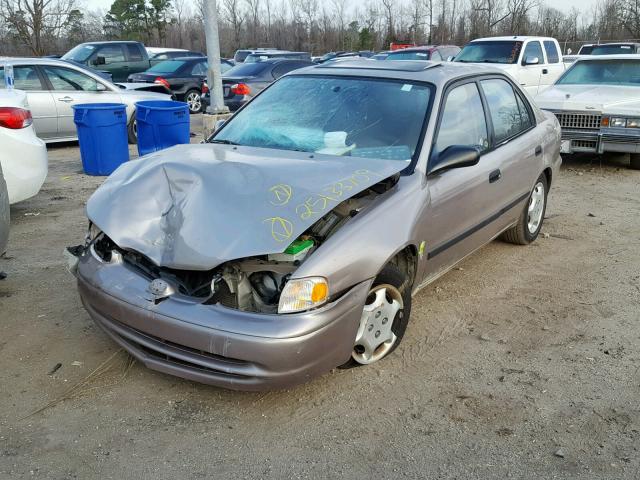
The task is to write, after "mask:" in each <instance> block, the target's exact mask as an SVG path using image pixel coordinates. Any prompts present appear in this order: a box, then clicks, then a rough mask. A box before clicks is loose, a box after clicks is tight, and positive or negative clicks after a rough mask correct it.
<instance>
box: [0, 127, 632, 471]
mask: <svg viewBox="0 0 640 480" xmlns="http://www.w3.org/2000/svg"><path fill="white" fill-rule="evenodd" d="M195 120H196V121H198V119H197V118H196V119H195ZM194 140H197V138H195V139H194ZM49 152H50V157H49V158H50V172H49V177H48V179H47V182H46V183H45V185H44V187H43V190H42V192H41V193H40V194H39V195H38V196H37V197H35V198H33V199H31V200H29V201H26V202H23V203H21V204H18V205H15V208H12V211H11V213H12V221H13V223H12V230H11V238H10V244H9V252H8V254H7V255H8V258H5V259H0V270H4V271H6V272H7V273H8V275H9V276H8V278H7V279H6V280H4V281H1V282H0V364H1V365H2V369H1V370H0V386H1V392H2V394H1V395H0V478H2V479H4V478H45V479H71V478H78V479H93V478H100V479H111V478H113V479H125V478H139V479H147V478H149V479H164V478H167V479H169V478H181V479H197V478H236V479H240V478H250V479H255V478H273V479H284V478H364V477H367V476H373V475H375V476H376V477H378V478H403V477H404V478H430V479H435V478H459V479H474V478H478V479H504V478H536V479H538V478H544V479H552V478H559V479H568V478H589V479H592V478H593V479H596V478H597V479H604V478H606V479H637V478H640V460H639V458H640V456H639V455H638V448H640V403H639V401H638V398H639V394H640V375H639V370H640V367H639V365H640V322H639V320H640V318H639V317H640V215H638V212H639V210H640V172H634V171H631V170H628V169H626V163H625V159H624V157H606V158H604V159H603V160H602V163H601V164H600V163H599V160H598V159H589V158H585V157H582V158H566V159H565V164H564V166H563V168H562V172H561V175H560V176H559V178H557V179H555V182H554V185H553V186H552V190H551V195H550V197H549V208H548V210H547V218H546V220H545V224H544V227H543V234H542V235H541V237H540V238H539V239H538V241H537V242H535V243H534V244H533V245H531V246H528V247H518V246H513V245H508V244H505V243H501V242H498V241H496V242H493V243H492V244H490V245H488V246H487V247H485V248H483V249H482V250H481V251H479V252H478V253H476V254H475V255H473V256H472V257H470V258H469V259H467V260H466V261H465V262H464V263H462V264H461V266H460V267H459V268H457V269H455V270H452V271H451V272H450V273H449V274H447V275H445V276H444V277H442V278H441V279H440V280H438V281H437V282H435V283H434V284H431V285H430V286H428V287H427V288H425V289H424V290H422V291H421V292H420V293H418V294H417V295H416V297H415V299H414V307H413V309H414V310H413V312H412V319H411V323H410V324H409V328H408V331H407V335H406V336H405V339H404V341H403V343H402V345H401V346H400V347H399V348H398V349H397V350H396V352H395V353H394V354H393V355H392V356H391V357H389V358H388V359H386V360H384V361H383V362H380V363H379V364H376V365H372V366H370V367H367V368H358V369H351V370H337V371H334V372H331V373H329V374H327V375H325V376H323V377H321V378H319V379H317V380H315V381H313V382H311V383H308V384H306V385H303V386H301V387H298V388H295V389H292V390H286V391H278V392H270V393H261V394H251V393H238V392H230V391H225V390H221V389H217V388H214V387H209V386H205V385H199V384H196V383H192V382H188V381H184V380H181V379H178V378H174V377H170V376H167V375H163V374H160V373H156V372H153V371H150V370H148V369H146V368H144V367H143V366H141V365H139V364H136V363H132V362H131V361H130V360H129V358H128V357H127V356H126V355H125V354H124V353H122V352H120V351H118V349H117V348H116V346H115V344H114V343H113V342H112V341H111V340H109V338H107V336H106V335H105V334H104V333H102V331H100V330H99V329H98V327H96V326H95V325H94V324H93V323H92V321H91V320H90V319H89V317H88V315H87V314H86V313H85V311H84V310H83V308H82V306H81V304H80V301H79V298H78V295H77V292H76V288H75V284H74V279H73V278H72V277H71V275H70V274H68V273H67V272H66V269H65V266H64V261H63V258H62V251H63V248H64V247H65V246H67V245H74V244H77V243H80V242H81V241H82V237H83V235H84V232H85V229H86V224H87V222H86V220H85V218H84V215H83V208H84V204H85V201H86V199H87V198H88V197H89V195H90V194H91V193H92V192H93V191H94V190H95V188H96V187H97V186H98V185H99V184H100V183H101V181H102V180H103V179H101V178H91V177H87V176H85V175H83V174H82V171H81V165H80V161H79V151H78V148H77V145H74V144H68V145H62V146H53V147H50V149H49ZM591 160H592V161H593V163H590V161H591ZM54 370H55V371H54ZM45 407H46V408H45ZM43 408H44V409H43Z"/></svg>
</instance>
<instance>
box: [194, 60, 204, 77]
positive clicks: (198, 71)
mask: <svg viewBox="0 0 640 480" xmlns="http://www.w3.org/2000/svg"><path fill="white" fill-rule="evenodd" d="M206 74H207V65H206V64H205V63H204V62H200V63H196V64H195V65H194V66H193V68H192V69H191V75H206Z"/></svg>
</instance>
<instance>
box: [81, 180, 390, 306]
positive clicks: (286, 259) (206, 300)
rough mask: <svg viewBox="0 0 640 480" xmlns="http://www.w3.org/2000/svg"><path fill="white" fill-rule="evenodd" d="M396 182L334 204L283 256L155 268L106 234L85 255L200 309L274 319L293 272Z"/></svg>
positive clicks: (91, 241)
mask: <svg viewBox="0 0 640 480" xmlns="http://www.w3.org/2000/svg"><path fill="white" fill-rule="evenodd" d="M398 178H399V174H396V175H394V176H392V177H390V178H387V179H385V180H383V181H382V182H379V183H377V184H375V185H372V186H371V187H369V188H368V189H366V190H364V191H362V192H360V193H359V194H357V195H355V196H353V197H351V198H349V199H347V200H345V201H343V202H342V203H340V204H338V205H337V206H336V207H335V208H334V209H333V210H331V211H330V212H328V213H327V214H325V215H324V216H323V217H322V218H320V220H318V221H317V222H316V223H314V224H313V225H312V226H311V227H310V228H309V229H307V230H306V231H305V232H304V233H303V234H302V235H300V236H299V237H298V238H297V239H296V240H295V241H294V242H293V243H292V244H291V245H290V246H289V248H287V249H286V250H285V252H283V253H280V254H270V255H261V256H253V257H248V258H243V259H239V260H232V261H228V262H226V263H224V264H222V265H220V266H218V267H217V268H215V269H213V270H207V271H196V270H177V269H171V268H166V267H159V266H157V265H155V264H154V263H153V262H152V261H150V260H149V259H148V258H147V257H145V256H144V255H142V254H140V253H138V252H135V251H132V250H124V249H121V248H120V247H118V246H117V245H116V244H115V243H114V242H113V241H112V240H111V239H110V238H109V237H108V236H107V235H106V234H104V233H102V232H98V231H96V232H95V233H90V234H89V235H88V237H87V244H86V245H85V248H84V250H85V251H86V250H87V249H89V248H92V249H93V251H94V252H95V254H96V255H97V256H99V257H100V258H101V259H102V260H103V261H105V262H111V261H112V259H113V255H114V254H115V255H118V256H119V257H121V259H122V261H123V262H124V263H125V264H127V265H128V266H130V267H132V268H133V269H135V270H137V271H138V272H141V273H142V274H144V275H145V276H146V277H148V278H149V280H150V281H152V280H155V279H162V280H165V281H166V282H168V283H169V284H171V285H172V286H173V287H175V289H176V292H177V293H179V294H180V295H185V296H189V297H192V298H196V299H198V301H200V302H201V303H203V304H208V305H214V304H220V305H223V306H225V307H229V308H234V309H239V310H241V311H249V312H259V313H277V311H278V302H279V300H280V294H281V293H282V290H283V289H284V286H285V285H286V283H287V281H288V280H289V278H290V277H291V275H292V274H293V272H295V271H296V269H297V268H298V267H299V266H300V265H301V264H302V263H303V262H304V261H305V259H306V258H308V257H309V256H310V255H313V252H314V251H315V250H316V249H318V248H319V247H320V246H321V245H322V244H323V243H324V242H325V241H326V240H327V239H328V238H330V237H331V236H332V235H333V234H334V233H335V232H337V231H338V230H339V229H340V228H341V227H342V226H343V225H345V224H346V223H347V222H348V221H349V220H350V219H351V218H352V217H354V216H356V215H357V214H358V213H359V212H360V211H362V209H363V208H365V207H366V206H367V205H368V204H369V203H371V201H372V200H373V199H374V198H376V196H378V195H379V194H381V193H384V192H385V191H387V190H389V189H390V188H391V187H392V186H393V185H395V183H396V182H397V180H398ZM94 228H95V227H94ZM90 230H91V229H90ZM334 293H338V292H334ZM159 301H162V299H160V300H159Z"/></svg>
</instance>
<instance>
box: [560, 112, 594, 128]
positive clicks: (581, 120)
mask: <svg viewBox="0 0 640 480" xmlns="http://www.w3.org/2000/svg"><path fill="white" fill-rule="evenodd" d="M554 114H555V116H556V117H557V118H558V122H560V126H561V127H562V128H571V129H578V130H599V129H600V122H601V121H602V115H601V114H599V113H561V112H554Z"/></svg>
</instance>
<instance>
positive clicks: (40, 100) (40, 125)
mask: <svg viewBox="0 0 640 480" xmlns="http://www.w3.org/2000/svg"><path fill="white" fill-rule="evenodd" d="M13 76H14V87H15V88H16V89H18V90H24V91H25V92H26V94H27V101H28V102H29V109H30V110H31V116H32V117H33V127H34V129H35V131H36V134H37V135H38V136H39V137H40V138H42V139H43V140H47V139H49V138H53V137H56V136H57V133H58V113H57V111H56V105H55V102H54V100H53V95H52V94H51V92H50V91H49V89H48V88H47V86H46V83H45V82H44V81H43V78H42V77H41V75H40V72H39V71H38V68H37V67H36V66H35V65H14V67H13ZM0 88H4V67H0Z"/></svg>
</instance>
